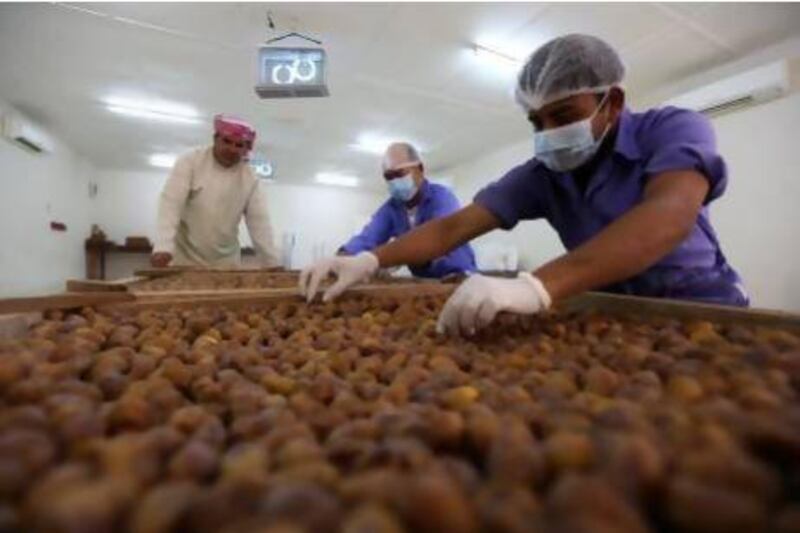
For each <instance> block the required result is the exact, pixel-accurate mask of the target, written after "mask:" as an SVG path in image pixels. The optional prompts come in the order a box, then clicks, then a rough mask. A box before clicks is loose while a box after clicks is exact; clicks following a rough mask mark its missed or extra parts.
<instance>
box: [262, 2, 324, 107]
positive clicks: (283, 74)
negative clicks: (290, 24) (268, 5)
mask: <svg viewBox="0 0 800 533" xmlns="http://www.w3.org/2000/svg"><path fill="white" fill-rule="evenodd" d="M267 20H268V25H269V27H270V28H272V29H274V23H273V22H272V17H271V16H270V14H269V13H268V14H267ZM287 39H295V40H300V41H304V42H305V43H309V44H305V43H304V44H303V45H300V46H285V45H281V44H276V43H278V42H279V41H284V40H287ZM321 45H322V41H320V40H318V39H314V38H312V37H309V36H307V35H303V34H301V33H297V32H291V33H287V34H285V35H281V36H280V37H275V38H273V39H269V40H268V41H266V42H265V43H264V45H263V46H261V47H260V48H259V49H258V85H256V87H255V90H256V94H257V95H258V96H259V97H260V98H310V97H322V96H329V95H330V93H329V92H328V86H327V83H326V71H327V67H328V64H327V63H328V58H327V55H326V54H325V50H324V49H323V48H322V46H321Z"/></svg>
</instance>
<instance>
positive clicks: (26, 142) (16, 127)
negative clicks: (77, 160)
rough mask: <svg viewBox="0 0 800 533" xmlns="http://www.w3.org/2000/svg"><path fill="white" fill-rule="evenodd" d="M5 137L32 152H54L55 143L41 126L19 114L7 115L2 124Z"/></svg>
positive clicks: (10, 113)
mask: <svg viewBox="0 0 800 533" xmlns="http://www.w3.org/2000/svg"><path fill="white" fill-rule="evenodd" d="M2 133H3V137H5V138H6V139H8V140H9V141H11V142H12V143H14V144H16V145H17V146H20V147H22V148H24V149H26V150H28V151H30V152H34V153H37V154H41V153H43V152H52V151H53V141H52V140H51V139H50V137H49V136H48V135H47V133H45V132H44V131H43V130H42V129H41V128H39V126H37V125H35V124H33V123H32V122H31V121H30V120H28V119H27V118H25V117H23V116H22V115H19V114H17V113H12V112H9V113H6V114H5V115H4V116H3V123H2Z"/></svg>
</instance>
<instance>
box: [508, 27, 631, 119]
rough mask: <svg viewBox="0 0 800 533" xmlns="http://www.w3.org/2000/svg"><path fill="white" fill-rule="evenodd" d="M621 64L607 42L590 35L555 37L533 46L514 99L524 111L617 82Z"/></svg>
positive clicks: (620, 72) (518, 82) (521, 73)
mask: <svg viewBox="0 0 800 533" xmlns="http://www.w3.org/2000/svg"><path fill="white" fill-rule="evenodd" d="M624 75H625V67H624V65H623V64H622V60H621V59H620V57H619V55H618V54H617V52H616V51H615V50H614V49H613V48H611V46H610V45H608V43H606V42H605V41H602V40H600V39H598V38H597V37H593V36H591V35H582V34H577V33H574V34H571V35H565V36H563V37H558V38H556V39H553V40H552V41H550V42H548V43H547V44H545V45H543V46H542V47H540V48H539V49H538V50H536V51H535V52H534V53H533V55H531V57H530V58H528V61H527V62H526V63H525V66H524V67H522V70H521V71H520V73H519V78H518V79H517V87H516V90H515V91H514V97H515V99H516V101H517V102H518V103H519V104H520V105H521V106H522V107H524V108H525V109H526V110H527V111H531V110H537V109H540V108H541V107H543V106H545V105H547V104H549V103H551V102H555V101H557V100H561V99H563V98H567V97H569V96H572V95H574V94H580V93H587V92H600V91H604V90H606V89H608V88H609V87H612V86H614V85H618V84H619V83H621V82H622V78H623V77H624Z"/></svg>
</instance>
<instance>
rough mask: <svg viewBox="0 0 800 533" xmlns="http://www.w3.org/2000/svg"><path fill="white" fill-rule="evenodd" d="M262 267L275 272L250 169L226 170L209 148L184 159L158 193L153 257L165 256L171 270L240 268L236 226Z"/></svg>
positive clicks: (261, 194) (263, 207)
mask: <svg viewBox="0 0 800 533" xmlns="http://www.w3.org/2000/svg"><path fill="white" fill-rule="evenodd" d="M243 215H244V218H245V223H246V225H247V231H248V232H249V233H250V238H251V239H252V241H253V247H254V248H255V251H256V256H257V257H258V259H259V261H260V262H261V264H262V265H263V266H265V267H271V266H278V265H279V264H280V260H279V258H278V253H277V250H276V249H275V245H274V242H273V238H272V225H271V223H270V218H269V214H268V212H267V198H266V194H265V191H264V187H263V184H262V183H261V181H260V180H259V179H258V178H257V177H256V176H255V174H254V173H253V171H252V169H251V168H250V165H248V164H247V163H244V162H241V163H238V164H236V165H234V166H232V167H230V168H225V167H223V166H222V165H220V164H219V163H217V161H216V159H214V154H213V153H212V148H211V147H210V146H209V147H206V148H198V149H196V150H192V151H191V152H189V153H187V154H184V155H183V156H181V157H180V158H178V160H177V161H176V162H175V166H174V167H173V169H172V172H171V173H170V175H169V178H168V179H167V183H166V184H165V185H164V190H163V191H162V192H161V199H160V202H159V206H158V224H157V225H158V227H157V233H158V235H157V237H156V243H155V246H154V251H155V252H169V253H171V254H172V257H173V262H172V264H173V265H198V266H207V267H236V266H239V264H240V263H241V253H240V249H239V222H240V221H241V219H242V216H243Z"/></svg>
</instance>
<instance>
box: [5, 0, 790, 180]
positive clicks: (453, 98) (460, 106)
mask: <svg viewBox="0 0 800 533" xmlns="http://www.w3.org/2000/svg"><path fill="white" fill-rule="evenodd" d="M87 10H88V11H87ZM267 10H269V11H271V13H272V18H273V20H274V22H275V23H276V25H277V27H278V28H277V31H273V32H270V31H268V29H267V27H266V23H265V19H266V12H267ZM292 30H297V31H301V32H304V33H308V34H311V35H314V36H316V37H318V38H320V39H321V40H322V41H323V43H324V47H325V48H326V50H327V51H328V55H329V62H330V66H329V72H328V76H329V79H328V85H329V87H330V92H331V96H330V97H329V98H319V99H298V100H260V99H258V98H257V97H256V95H255V94H254V92H253V85H254V82H255V58H256V50H257V46H258V45H259V44H260V43H262V42H263V41H264V40H265V39H267V38H269V37H274V36H276V35H279V34H281V33H283V32H285V31H292ZM568 32H586V33H592V34H595V35H597V36H599V37H602V38H604V39H607V40H608V41H609V42H610V43H611V44H612V45H614V46H615V47H617V48H618V49H619V50H620V52H621V54H622V56H623V59H624V60H625V62H626V64H627V66H628V69H629V75H628V79H627V82H626V85H627V88H628V91H629V94H631V95H632V96H633V97H634V98H636V96H637V95H643V94H646V93H647V92H649V91H652V90H654V89H656V88H658V87H659V86H660V85H663V84H665V83H669V82H674V81H676V80H678V79H680V78H682V77H685V76H688V75H692V74H695V73H697V72H699V71H702V70H705V69H708V68H711V67H713V66H716V65H719V64H721V63H724V62H726V61H730V60H732V59H735V58H737V57H740V56H742V55H744V54H746V53H748V52H751V51H753V50H755V49H757V48H760V47H763V46H766V45H769V44H772V43H774V42H777V41H780V40H783V39H785V38H787V37H790V36H794V35H798V34H800V4H764V3H759V4H755V3H753V4H751V3H731V4H718V3H702V4H700V3H691V4H689V3H687V4H679V3H669V4H655V3H647V4H643V3H613V4H612V3H609V4H603V3H595V4H578V3H568V4H524V3H361V4H354V3H270V4H254V3H247V4H237V3H224V4H221V3H202V4H200V3H118V4H106V3H94V4H68V5H65V4H61V5H58V4H44V3H40V4H2V5H0V98H3V99H5V100H7V101H8V102H9V103H11V104H12V105H14V106H16V107H17V108H19V109H20V110H22V111H23V112H25V113H27V114H28V115H29V116H31V117H32V118H34V119H36V120H38V121H39V122H41V123H43V124H44V125H46V126H49V127H50V128H51V129H52V130H54V131H55V132H56V133H58V134H59V135H61V136H62V137H63V138H65V139H66V140H67V141H68V142H69V143H70V144H71V145H72V146H73V147H75V148H76V149H77V150H78V151H79V152H81V153H82V154H84V155H85V156H87V157H88V158H89V159H91V160H92V161H93V162H94V163H95V164H97V165H98V166H101V167H112V168H123V169H146V168H147V157H148V156H149V155H150V154H151V153H154V152H175V151H181V150H183V149H185V148H187V147H190V146H194V145H198V144H202V143H205V142H207V141H208V140H209V138H210V133H209V126H208V125H207V124H203V125H174V124H166V123H158V122H147V121H142V120H137V119H133V118H128V117H124V116H120V115H114V114H111V113H109V112H108V111H106V110H105V109H104V108H103V106H102V105H101V104H100V99H101V98H103V97H104V96H107V95H109V94H112V93H120V92H122V93H126V94H133V95H141V96H146V97H155V98H160V99H164V100H169V101H175V102H182V103H187V104H190V105H192V106H194V107H196V108H197V109H198V110H200V111H201V113H202V114H203V116H204V117H206V118H209V119H210V117H211V116H212V115H213V114H214V113H217V112H220V111H227V112H232V113H236V114H240V115H242V116H244V117H246V118H248V119H250V120H252V121H253V122H254V123H256V124H257V126H258V128H259V145H260V146H259V148H260V149H261V150H263V151H264V152H265V153H266V154H267V155H268V156H269V157H270V158H271V159H272V160H273V161H274V166H275V168H276V173H277V178H278V180H279V181H287V182H304V181H311V179H312V177H313V175H314V174H315V173H316V172H318V171H339V172H346V173H354V174H357V175H360V176H362V177H364V178H368V179H367V180H366V182H367V184H374V185H375V186H379V181H378V180H377V179H375V180H372V179H370V178H371V177H372V176H375V174H376V170H377V168H378V165H379V160H378V157H377V156H374V155H369V154H364V153H361V152H357V151H354V150H353V149H352V148H350V147H349V145H351V144H352V143H354V142H355V141H356V139H357V137H358V136H359V134H361V133H363V132H373V133H378V134H384V135H393V136H400V137H404V138H407V139H411V140H414V141H417V142H419V143H420V144H421V145H422V146H423V148H425V149H426V150H427V152H426V153H425V159H426V160H427V162H428V167H429V168H431V169H434V170H435V169H443V168H446V167H449V166H451V165H455V164H458V163H461V162H463V161H465V160H468V159H470V158H473V157H476V156H478V155H480V154H482V153H486V152H489V151H491V150H494V149H497V148H500V147H502V146H504V145H507V144H510V143H512V142H516V141H519V140H522V139H524V138H525V136H526V135H528V133H529V131H528V126H527V123H526V121H525V120H524V117H523V116H522V115H521V114H520V113H519V112H518V111H517V110H516V109H515V107H514V104H513V102H512V100H511V98H510V87H511V84H512V82H513V73H503V72H501V71H497V70H494V69H487V68H486V67H485V66H483V65H482V64H481V63H479V62H477V60H476V59H475V58H474V57H473V56H472V55H471V54H470V53H469V52H468V51H467V50H466V46H467V44H468V43H470V42H476V41H477V42H481V43H483V44H487V45H491V46H495V47H498V48H501V49H503V50H507V51H512V52H516V53H518V54H520V55H523V54H524V53H527V52H530V51H532V50H533V49H534V48H535V47H536V46H538V45H540V44H542V43H543V42H544V41H546V40H547V39H549V38H552V37H554V36H557V35H560V34H564V33H568Z"/></svg>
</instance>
